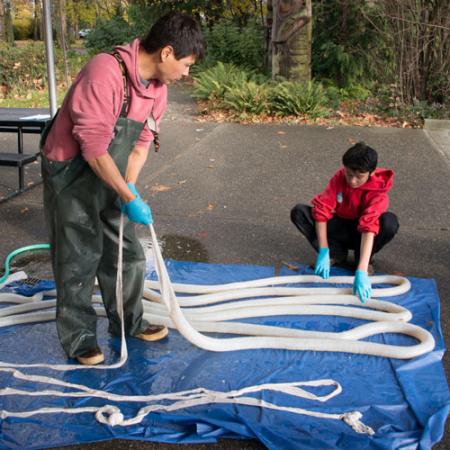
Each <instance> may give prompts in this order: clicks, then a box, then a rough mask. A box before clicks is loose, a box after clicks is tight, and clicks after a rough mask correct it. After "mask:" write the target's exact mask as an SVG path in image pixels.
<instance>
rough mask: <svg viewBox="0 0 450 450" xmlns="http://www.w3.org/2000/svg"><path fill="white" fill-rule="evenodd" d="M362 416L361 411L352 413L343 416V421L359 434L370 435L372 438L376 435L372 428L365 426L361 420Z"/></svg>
mask: <svg viewBox="0 0 450 450" xmlns="http://www.w3.org/2000/svg"><path fill="white" fill-rule="evenodd" d="M361 417H362V414H361V413H360V412H359V411H350V412H347V413H344V414H342V417H341V418H342V420H343V421H344V422H345V423H346V424H347V425H349V426H351V427H352V428H353V430H355V431H356V432H357V433H361V434H368V435H370V436H372V435H373V434H375V431H373V429H372V428H370V427H369V426H367V425H365V424H363V423H362V422H361V421H360V420H359V419H361Z"/></svg>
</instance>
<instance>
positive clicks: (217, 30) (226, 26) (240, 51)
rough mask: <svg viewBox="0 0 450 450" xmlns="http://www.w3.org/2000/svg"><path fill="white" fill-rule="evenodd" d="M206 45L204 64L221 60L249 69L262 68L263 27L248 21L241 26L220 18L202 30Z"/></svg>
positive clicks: (256, 69)
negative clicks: (208, 27) (209, 27)
mask: <svg viewBox="0 0 450 450" xmlns="http://www.w3.org/2000/svg"><path fill="white" fill-rule="evenodd" d="M204 36H205V40H206V42H207V46H208V52H207V57H206V64H208V65H209V66H211V65H213V64H215V63H217V62H218V61H222V62H225V63H232V64H235V65H237V66H240V67H242V68H245V69H247V70H251V71H257V72H262V71H263V70H264V61H265V49H264V29H263V27H262V26H261V25H259V24H258V23H256V22H254V21H253V22H252V21H250V22H249V23H248V24H247V26H246V27H244V28H241V27H239V26H238V25H236V24H235V23H234V22H232V21H230V20H225V19H222V20H221V21H219V22H218V23H217V24H215V25H213V26H212V27H211V29H205V30H204Z"/></svg>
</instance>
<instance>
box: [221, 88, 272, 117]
mask: <svg viewBox="0 0 450 450" xmlns="http://www.w3.org/2000/svg"><path fill="white" fill-rule="evenodd" d="M269 89H270V88H269V86H268V85H267V84H258V83H256V82H255V81H252V80H250V81H246V82H244V83H242V84H240V85H236V86H233V87H229V88H228V89H227V92H226V93H225V99H224V104H225V105H226V106H227V107H228V108H230V109H232V110H234V111H236V112H239V113H249V114H262V113H263V112H265V111H268V110H269Z"/></svg>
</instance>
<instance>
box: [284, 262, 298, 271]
mask: <svg viewBox="0 0 450 450" xmlns="http://www.w3.org/2000/svg"><path fill="white" fill-rule="evenodd" d="M281 264H282V265H283V266H286V267H287V268H288V269H289V270H300V267H298V266H295V265H294V264H290V263H287V262H286V261H281Z"/></svg>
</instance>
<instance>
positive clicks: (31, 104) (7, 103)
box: [0, 91, 66, 108]
mask: <svg viewBox="0 0 450 450" xmlns="http://www.w3.org/2000/svg"><path fill="white" fill-rule="evenodd" d="M65 94H66V92H65V91H64V92H62V91H59V92H57V103H58V105H61V103H62V101H63V100H64V96H65ZM49 104H50V103H49V98H48V92H47V91H29V92H28V94H27V95H19V94H10V95H9V96H8V98H0V108H48V107H49Z"/></svg>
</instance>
